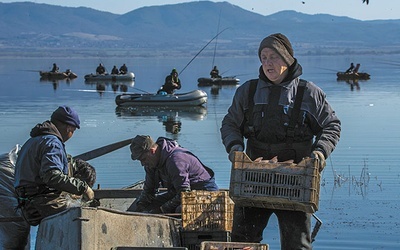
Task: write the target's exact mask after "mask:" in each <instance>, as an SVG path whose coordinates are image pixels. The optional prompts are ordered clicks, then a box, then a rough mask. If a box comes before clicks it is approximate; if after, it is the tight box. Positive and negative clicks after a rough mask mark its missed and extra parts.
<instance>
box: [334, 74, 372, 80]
mask: <svg viewBox="0 0 400 250" xmlns="http://www.w3.org/2000/svg"><path fill="white" fill-rule="evenodd" d="M336 76H337V80H338V81H346V80H369V79H370V75H369V74H368V73H364V72H352V73H346V72H337V74H336Z"/></svg>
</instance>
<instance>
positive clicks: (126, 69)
mask: <svg viewBox="0 0 400 250" xmlns="http://www.w3.org/2000/svg"><path fill="white" fill-rule="evenodd" d="M119 73H120V74H122V75H125V74H126V73H128V67H126V65H125V63H124V64H123V65H122V66H121V67H120V68H119Z"/></svg>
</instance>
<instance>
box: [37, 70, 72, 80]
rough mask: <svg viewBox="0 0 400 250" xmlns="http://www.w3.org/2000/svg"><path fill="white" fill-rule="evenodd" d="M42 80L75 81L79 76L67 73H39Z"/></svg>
mask: <svg viewBox="0 0 400 250" xmlns="http://www.w3.org/2000/svg"><path fill="white" fill-rule="evenodd" d="M39 74H40V79H42V80H63V79H75V78H77V77H78V76H77V75H76V74H75V73H72V72H71V73H65V72H50V71H39Z"/></svg>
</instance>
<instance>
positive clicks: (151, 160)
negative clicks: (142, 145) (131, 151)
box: [137, 149, 158, 168]
mask: <svg viewBox="0 0 400 250" xmlns="http://www.w3.org/2000/svg"><path fill="white" fill-rule="evenodd" d="M137 160H138V161H140V164H141V165H142V166H143V167H146V168H156V167H157V164H158V158H157V156H156V153H155V150H154V149H150V150H146V151H145V152H143V154H142V155H141V156H140V157H139V159H137Z"/></svg>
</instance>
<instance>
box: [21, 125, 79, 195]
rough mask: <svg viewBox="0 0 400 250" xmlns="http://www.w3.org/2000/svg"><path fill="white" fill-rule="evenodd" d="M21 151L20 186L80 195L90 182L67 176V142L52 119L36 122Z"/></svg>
mask: <svg viewBox="0 0 400 250" xmlns="http://www.w3.org/2000/svg"><path fill="white" fill-rule="evenodd" d="M30 135H31V138H30V139H29V140H28V141H26V142H25V144H24V145H23V146H22V148H21V151H20V152H19V155H18V158H17V162H16V165H15V183H14V186H15V187H16V188H18V187H22V186H24V187H37V186H40V187H43V188H45V189H50V188H51V189H56V190H57V191H59V192H61V191H65V192H68V193H72V194H77V195H81V194H83V193H84V192H85V191H86V189H87V184H86V183H85V182H83V181H81V180H79V179H76V178H69V177H68V159H67V154H66V152H65V145H64V143H63V141H62V137H61V134H60V132H59V131H58V129H57V127H56V126H55V125H54V124H53V123H51V122H50V121H45V122H43V123H42V124H37V125H36V126H35V127H34V128H33V129H32V131H31V133H30Z"/></svg>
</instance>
